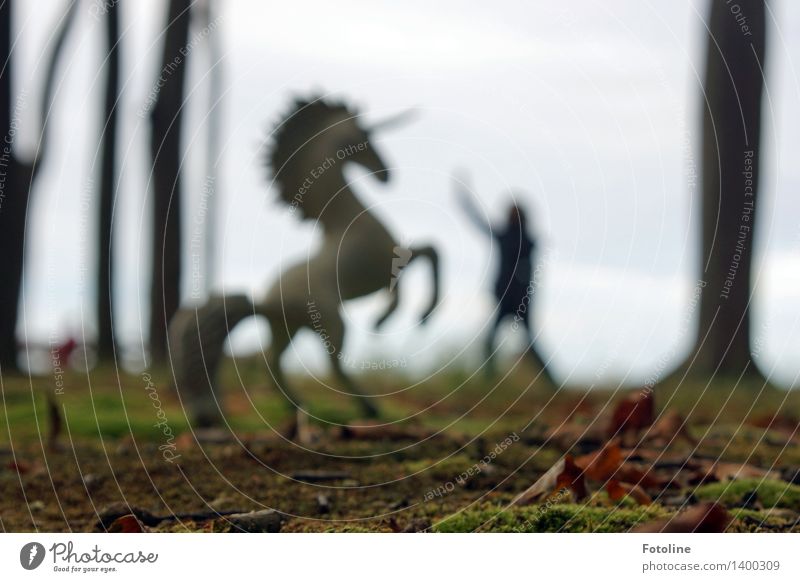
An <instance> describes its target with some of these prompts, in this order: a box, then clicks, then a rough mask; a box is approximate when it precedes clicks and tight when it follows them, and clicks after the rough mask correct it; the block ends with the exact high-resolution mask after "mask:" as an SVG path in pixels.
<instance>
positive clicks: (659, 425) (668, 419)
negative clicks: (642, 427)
mask: <svg viewBox="0 0 800 582" xmlns="http://www.w3.org/2000/svg"><path fill="white" fill-rule="evenodd" d="M644 438H645V439H646V440H649V441H652V443H653V444H655V445H662V446H663V445H667V444H669V443H672V442H675V441H676V440H678V439H680V438H682V439H684V440H685V441H687V442H688V443H689V444H691V445H692V446H696V445H697V441H696V440H695V439H694V438H692V436H691V435H690V434H689V431H688V430H687V427H686V420H685V419H684V418H683V417H682V416H681V415H680V413H678V412H677V411H676V410H668V411H666V412H665V413H664V414H662V415H661V416H660V417H659V418H658V420H657V421H656V422H655V424H654V425H653V426H652V427H651V428H650V430H648V431H647V433H646V434H645V437H644Z"/></svg>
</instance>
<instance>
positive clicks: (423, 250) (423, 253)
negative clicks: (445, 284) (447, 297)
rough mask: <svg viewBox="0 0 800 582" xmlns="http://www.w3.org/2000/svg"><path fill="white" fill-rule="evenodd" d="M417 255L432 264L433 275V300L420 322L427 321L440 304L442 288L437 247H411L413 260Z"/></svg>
mask: <svg viewBox="0 0 800 582" xmlns="http://www.w3.org/2000/svg"><path fill="white" fill-rule="evenodd" d="M417 257H425V258H426V259H428V261H429V262H430V264H431V274H432V276H433V289H432V292H431V302H430V304H429V305H428V309H426V310H425V312H424V313H423V314H422V316H421V317H420V322H421V323H425V322H426V321H427V320H428V318H429V317H430V316H431V314H432V313H433V310H434V309H436V306H437V305H439V288H440V282H439V281H440V276H439V253H437V252H436V249H435V248H433V246H431V245H425V246H421V247H412V248H411V260H412V261H413V260H414V259H416V258H417Z"/></svg>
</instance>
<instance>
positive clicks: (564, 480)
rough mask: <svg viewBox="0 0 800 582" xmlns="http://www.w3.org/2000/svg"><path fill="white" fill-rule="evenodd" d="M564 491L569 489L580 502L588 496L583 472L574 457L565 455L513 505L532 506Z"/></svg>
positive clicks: (521, 494)
mask: <svg viewBox="0 0 800 582" xmlns="http://www.w3.org/2000/svg"><path fill="white" fill-rule="evenodd" d="M562 489H569V490H570V491H571V492H572V493H573V495H574V497H575V499H576V500H578V501H580V500H581V499H583V498H585V497H586V496H587V495H588V491H587V489H586V482H585V480H584V477H583V471H581V469H580V468H579V467H578V466H577V465H576V464H575V460H574V459H573V457H572V455H565V456H564V457H563V458H561V459H560V460H559V461H558V462H556V463H555V464H554V465H553V466H552V467H550V469H548V470H547V472H546V473H545V474H544V475H542V476H541V477H539V479H537V480H536V482H535V483H534V484H533V485H531V486H530V487H528V488H527V489H526V490H525V491H523V492H522V493H520V494H519V495H517V497H515V498H514V500H513V501H512V502H511V505H531V504H532V503H537V502H539V501H543V500H545V499H547V498H548V497H550V496H552V495H553V494H554V493H556V492H558V491H561V490H562Z"/></svg>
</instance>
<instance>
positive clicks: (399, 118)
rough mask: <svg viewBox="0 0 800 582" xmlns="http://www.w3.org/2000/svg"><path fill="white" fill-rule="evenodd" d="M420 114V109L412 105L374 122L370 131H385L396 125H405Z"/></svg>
mask: <svg viewBox="0 0 800 582" xmlns="http://www.w3.org/2000/svg"><path fill="white" fill-rule="evenodd" d="M418 115H419V109H417V108H416V107H411V108H409V109H406V110H404V111H401V112H400V113H395V114H394V115H392V116H391V117H387V118H386V119H384V120H382V121H378V122H377V123H373V124H372V125H371V126H370V127H369V132H370V133H372V132H374V131H383V130H384V129H387V128H392V127H394V126H396V125H404V124H406V123H408V122H409V121H414V119H415V118H416V117H417V116H418Z"/></svg>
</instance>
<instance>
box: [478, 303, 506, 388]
mask: <svg viewBox="0 0 800 582" xmlns="http://www.w3.org/2000/svg"><path fill="white" fill-rule="evenodd" d="M505 316H506V314H505V313H504V312H503V309H502V306H500V305H498V306H497V311H496V312H495V314H494V320H493V321H492V323H491V325H490V326H489V333H488V334H487V336H486V340H485V343H484V346H483V370H484V373H485V374H486V376H489V377H491V376H494V375H495V373H496V372H497V369H496V365H495V358H494V355H495V354H494V352H495V347H494V341H495V338H496V337H497V330H498V329H499V328H500V324H501V323H502V322H503V319H505Z"/></svg>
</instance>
